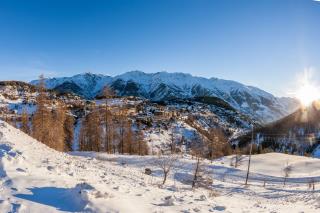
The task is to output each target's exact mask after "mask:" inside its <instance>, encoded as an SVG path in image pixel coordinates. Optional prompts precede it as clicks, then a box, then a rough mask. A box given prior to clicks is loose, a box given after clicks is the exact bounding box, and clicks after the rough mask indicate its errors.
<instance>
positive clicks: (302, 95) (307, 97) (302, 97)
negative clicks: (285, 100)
mask: <svg viewBox="0 0 320 213" xmlns="http://www.w3.org/2000/svg"><path fill="white" fill-rule="evenodd" d="M311 77H312V73H311V72H310V70H305V71H304V72H303V76H301V77H300V78H299V80H298V85H299V86H298V88H297V90H296V91H295V92H294V96H295V97H296V98H297V99H299V101H300V103H301V105H302V106H304V107H306V106H309V105H310V104H312V102H314V101H316V100H319V99H320V88H319V86H318V85H317V84H316V83H315V82H314V81H312V78H311Z"/></svg>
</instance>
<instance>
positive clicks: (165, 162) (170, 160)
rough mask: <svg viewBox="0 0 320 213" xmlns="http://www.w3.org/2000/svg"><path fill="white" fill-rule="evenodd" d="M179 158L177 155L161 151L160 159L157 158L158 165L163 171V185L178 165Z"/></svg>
mask: <svg viewBox="0 0 320 213" xmlns="http://www.w3.org/2000/svg"><path fill="white" fill-rule="evenodd" d="M177 159H178V157H177V155H174V154H168V155H164V154H161V153H159V155H158V159H157V160H156V165H157V166H159V167H160V168H161V169H162V172H163V180H162V185H164V184H165V183H166V181H167V178H168V175H169V173H170V172H171V171H172V170H173V169H174V167H175V165H176V162H177Z"/></svg>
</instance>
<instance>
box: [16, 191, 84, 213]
mask: <svg viewBox="0 0 320 213" xmlns="http://www.w3.org/2000/svg"><path fill="white" fill-rule="evenodd" d="M28 190H30V192H31V193H32V194H16V195H15V197H17V198H20V199H25V200H29V201H32V202H35V203H39V204H42V205H47V206H51V207H54V208H56V209H57V210H59V211H65V212H81V211H83V210H84V209H85V207H86V205H87V203H88V202H87V201H85V200H83V199H82V198H81V193H80V190H79V189H77V188H56V187H41V188H38V187H34V188H28Z"/></svg>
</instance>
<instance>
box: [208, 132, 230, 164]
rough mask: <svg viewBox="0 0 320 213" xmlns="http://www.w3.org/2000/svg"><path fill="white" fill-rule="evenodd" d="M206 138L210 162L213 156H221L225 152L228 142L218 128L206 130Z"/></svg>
mask: <svg viewBox="0 0 320 213" xmlns="http://www.w3.org/2000/svg"><path fill="white" fill-rule="evenodd" d="M208 139H209V140H207V144H208V151H209V158H210V160H211V163H212V161H213V159H214V158H218V157H222V156H224V155H225V154H226V153H225V150H226V148H227V146H228V145H229V144H228V141H227V139H226V137H225V136H224V133H223V132H222V130H221V129H219V128H210V129H209V131H208Z"/></svg>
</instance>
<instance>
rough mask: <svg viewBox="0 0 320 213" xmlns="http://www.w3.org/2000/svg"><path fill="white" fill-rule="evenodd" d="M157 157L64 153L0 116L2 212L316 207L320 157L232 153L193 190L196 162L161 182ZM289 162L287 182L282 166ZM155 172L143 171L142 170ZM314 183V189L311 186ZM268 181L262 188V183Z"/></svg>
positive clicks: (179, 166) (184, 161)
mask: <svg viewBox="0 0 320 213" xmlns="http://www.w3.org/2000/svg"><path fill="white" fill-rule="evenodd" d="M156 161H157V157H156V156H146V157H138V156H120V155H107V154H104V153H92V152H90V153H85V152H81V153H72V155H69V154H66V153H60V152H57V151H54V150H52V149H50V148H48V147H46V146H45V145H43V144H41V143H39V142H37V141H36V140H34V139H32V138H30V137H29V136H27V135H25V134H24V133H22V132H20V131H19V130H17V129H15V128H13V127H11V126H9V125H8V124H7V123H4V122H0V177H1V178H0V211H1V212H41V213H42V212H46V213H49V212H139V213H143V212H290V213H294V212H319V208H320V199H319V196H320V191H319V187H320V185H319V184H318V182H319V181H320V178H319V177H320V160H318V159H312V158H306V157H297V156H291V155H285V154H276V153H270V154H262V155H256V156H253V158H252V173H251V174H250V179H249V183H250V186H249V187H245V186H244V185H243V182H244V177H245V174H246V172H245V169H246V163H247V158H246V156H244V157H243V158H242V160H241V163H240V165H239V167H238V168H234V167H233V166H231V164H230V162H231V161H232V157H231V156H230V157H225V158H223V159H220V160H217V161H215V162H213V164H211V163H210V162H208V161H203V163H202V165H203V168H204V169H205V170H206V171H208V173H207V175H209V176H210V177H212V178H213V182H212V183H211V184H210V185H208V186H207V189H205V188H197V189H195V190H191V186H190V180H191V178H192V172H193V170H194V166H195V160H192V159H191V158H190V157H188V156H184V157H182V156H180V157H179V159H178V160H177V161H176V164H175V167H174V169H173V170H172V172H171V173H170V175H169V180H168V182H167V183H166V184H165V185H164V186H161V185H160V183H161V181H162V177H161V176H162V172H161V169H160V168H159V166H158V164H157V163H155V162H156ZM287 163H288V164H289V165H290V166H291V168H292V171H291V173H290V176H289V177H288V180H287V185H286V186H283V184H282V182H283V172H282V171H283V168H284V166H285V165H286V164H287ZM145 168H151V170H152V174H151V175H145V174H144V173H143V172H144V169H145ZM310 180H313V181H314V182H315V190H314V191H312V189H310V188H309V187H308V186H309V184H308V183H309V182H310ZM263 184H265V186H263Z"/></svg>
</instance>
